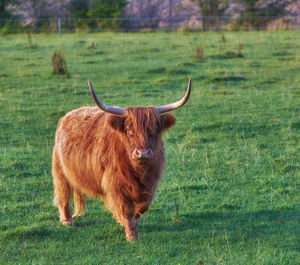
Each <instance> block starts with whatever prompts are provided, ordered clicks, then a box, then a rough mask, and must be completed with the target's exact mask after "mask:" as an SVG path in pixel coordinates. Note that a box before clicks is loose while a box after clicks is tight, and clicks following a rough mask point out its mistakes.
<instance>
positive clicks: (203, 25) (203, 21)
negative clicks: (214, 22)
mask: <svg viewBox="0 0 300 265" xmlns="http://www.w3.org/2000/svg"><path fill="white" fill-rule="evenodd" d="M202 30H203V32H205V16H202Z"/></svg>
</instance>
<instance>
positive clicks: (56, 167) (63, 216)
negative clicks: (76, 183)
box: [52, 150, 74, 226]
mask: <svg viewBox="0 0 300 265" xmlns="http://www.w3.org/2000/svg"><path fill="white" fill-rule="evenodd" d="M52 175H53V184H54V205H56V206H57V207H58V210H59V216H60V221H61V222H62V224H63V225H69V226H73V225H74V221H73V218H72V215H71V211H70V206H69V204H70V198H71V195H72V188H71V186H70V184H69V182H68V181H67V179H66V177H65V176H64V173H63V171H62V169H61V166H60V163H59V160H58V157H57V155H56V153H55V150H54V152H53V158H52Z"/></svg>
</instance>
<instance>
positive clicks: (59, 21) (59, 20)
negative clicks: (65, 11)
mask: <svg viewBox="0 0 300 265" xmlns="http://www.w3.org/2000/svg"><path fill="white" fill-rule="evenodd" d="M57 25H58V34H59V35H61V18H60V17H59V18H58V19H57Z"/></svg>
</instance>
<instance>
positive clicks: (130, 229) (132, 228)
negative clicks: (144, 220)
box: [124, 217, 139, 241]
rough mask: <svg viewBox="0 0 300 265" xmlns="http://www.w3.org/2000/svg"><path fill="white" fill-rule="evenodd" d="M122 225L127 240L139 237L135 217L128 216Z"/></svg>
mask: <svg viewBox="0 0 300 265" xmlns="http://www.w3.org/2000/svg"><path fill="white" fill-rule="evenodd" d="M124 227H125V235H126V239H127V241H132V240H137V239H138V238H139V236H138V232H137V219H136V218H134V217H132V218H128V219H127V220H126V222H125V224H124Z"/></svg>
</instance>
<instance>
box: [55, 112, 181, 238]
mask: <svg viewBox="0 0 300 265" xmlns="http://www.w3.org/2000/svg"><path fill="white" fill-rule="evenodd" d="M175 121H176V118H175V117H174V116H173V115H172V114H165V115H160V114H159V113H158V112H157V111H156V110H155V109H154V108H151V107H139V108H127V109H126V113H125V114H124V115H122V116H118V115H113V114H109V113H106V112H103V111H102V110H100V109H98V108H97V107H82V108H80V109H77V110H73V111H71V112H69V113H68V114H66V115H65V116H64V117H63V118H62V119H61V120H60V121H59V124H58V128H57V131H56V136H55V146H54V149H53V163H52V174H53V182H54V194H55V199H54V201H55V204H56V205H57V207H58V209H59V213H60V221H61V222H62V223H63V224H65V225H73V224H74V221H73V218H72V215H71V212H70V208H69V202H70V199H71V195H72V191H73V192H74V201H75V212H74V215H73V216H79V215H83V214H84V212H85V195H88V196H90V197H97V196H100V197H101V198H102V199H103V201H104V203H105V205H106V207H107V208H108V209H109V210H110V211H112V213H113V215H114V217H115V218H116V220H117V221H118V222H119V223H120V225H122V226H124V227H125V233H126V238H127V240H132V239H137V238H138V234H137V231H136V226H137V221H138V219H139V217H140V216H141V215H142V214H143V213H144V212H145V211H147V210H148V209H149V206H150V204H151V202H152V199H153V197H154V193H155V191H156V188H157V184H158V182H159V180H160V178H161V176H162V173H163V170H164V167H165V151H164V147H163V141H162V133H163V131H164V130H166V129H168V128H170V127H171V126H173V125H174V124H175ZM146 149H149V150H151V155H152V156H151V159H150V160H149V161H143V160H141V161H140V160H137V159H135V156H134V154H135V152H136V150H146Z"/></svg>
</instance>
